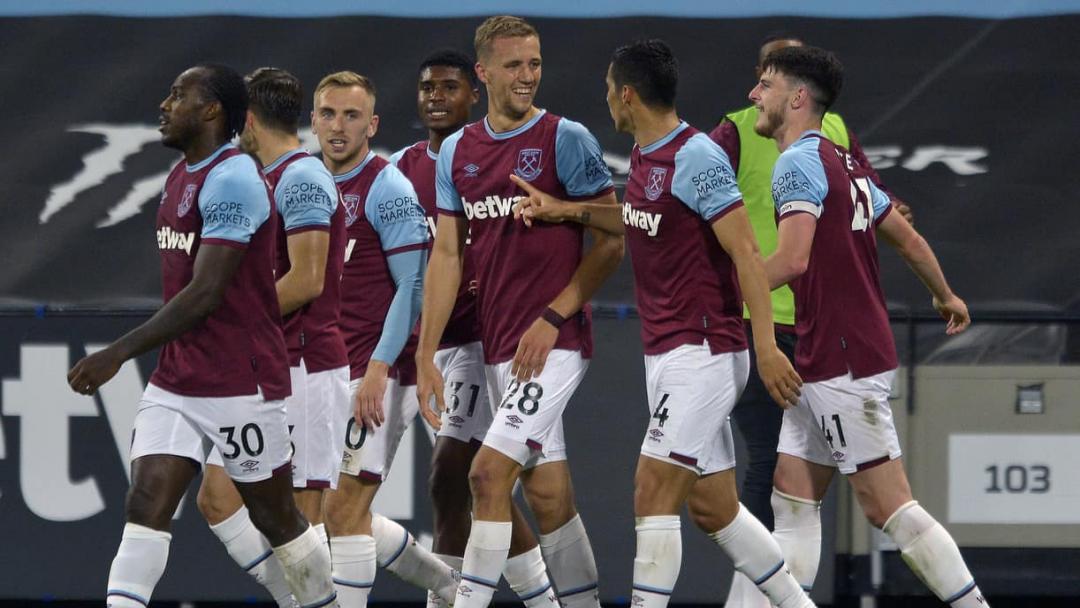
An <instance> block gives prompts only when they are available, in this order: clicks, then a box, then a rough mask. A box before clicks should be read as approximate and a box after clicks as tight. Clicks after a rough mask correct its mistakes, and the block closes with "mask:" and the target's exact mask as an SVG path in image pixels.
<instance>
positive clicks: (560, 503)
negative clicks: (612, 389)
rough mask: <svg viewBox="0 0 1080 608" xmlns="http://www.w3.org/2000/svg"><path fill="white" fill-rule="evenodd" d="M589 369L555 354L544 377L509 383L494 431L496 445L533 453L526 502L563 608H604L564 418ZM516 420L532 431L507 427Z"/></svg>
mask: <svg viewBox="0 0 1080 608" xmlns="http://www.w3.org/2000/svg"><path fill="white" fill-rule="evenodd" d="M587 369H588V361H587V360H585V359H583V358H582V357H581V354H580V353H579V352H577V351H568V350H553V351H552V352H551V353H550V354H549V355H548V360H547V363H546V365H545V366H544V371H543V373H541V374H540V376H538V377H536V378H533V379H532V381H530V382H526V383H524V384H522V383H516V384H515V383H509V386H510V390H509V391H508V392H507V394H506V395H504V398H503V399H502V400H501V401H500V407H499V413H497V414H496V416H497V417H501V420H502V426H501V427H496V425H494V424H493V427H492V428H493V429H495V430H496V431H495V438H494V441H496V442H497V443H498V442H499V441H501V439H500V438H501V437H505V436H514V437H516V438H517V440H518V441H521V442H524V444H525V446H526V447H528V448H529V452H530V454H529V456H528V458H527V459H526V460H519V462H522V463H523V465H524V473H523V474H522V485H523V488H524V491H525V498H526V501H527V502H528V503H529V508H530V509H531V510H532V512H533V515H534V516H535V517H536V521H537V524H538V525H539V527H540V551H541V553H542V555H543V561H544V562H546V564H547V568H548V571H549V572H550V574H551V582H552V583H553V584H554V586H555V589H556V591H557V592H558V600H559V603H560V604H562V605H563V606H564V607H566V608H597V607H599V605H600V600H599V591H598V578H599V576H598V573H597V569H596V559H595V557H594V556H593V550H592V544H591V543H590V542H589V536H588V534H587V533H586V531H585V525H584V523H583V522H582V519H581V516H580V515H579V514H578V512H577V509H576V507H575V506H574V505H575V501H574V486H573V483H572V481H571V479H570V468H569V467H568V466H567V464H566V439H565V437H564V434H563V425H562V414H563V412H564V411H565V409H566V407H567V405H568V404H569V402H570V398H571V397H572V396H573V394H574V392H575V391H576V390H577V387H578V386H579V385H580V384H581V381H582V380H583V379H584V377H585V372H586V370H587ZM515 387H516V389H515ZM511 417H516V418H518V419H521V420H522V422H521V423H520V424H521V426H522V429H521V430H520V431H525V428H526V427H527V431H525V432H524V433H521V432H520V431H519V430H518V429H514V428H513V426H508V425H507V423H508V422H509V423H510V425H513V424H514V421H513V419H512V418H511ZM496 422H498V420H497V421H496ZM507 431H510V432H509V433H508V432H507ZM493 445H494V444H493ZM518 445H520V443H519V444H518ZM504 447H506V446H504ZM519 456H524V454H523V453H522V454H519Z"/></svg>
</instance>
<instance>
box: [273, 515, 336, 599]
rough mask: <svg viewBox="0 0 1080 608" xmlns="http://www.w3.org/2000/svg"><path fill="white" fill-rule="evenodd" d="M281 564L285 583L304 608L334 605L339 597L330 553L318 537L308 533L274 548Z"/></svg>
mask: <svg viewBox="0 0 1080 608" xmlns="http://www.w3.org/2000/svg"><path fill="white" fill-rule="evenodd" d="M274 554H275V555H277V558H278V561H279V562H281V569H282V570H283V571H284V572H285V580H286V581H288V583H289V589H291V590H292V594H293V597H295V598H296V601H297V602H299V603H300V605H301V606H304V607H305V608H321V607H322V606H330V605H333V604H335V602H334V600H335V599H336V598H337V594H336V593H334V583H333V581H332V580H331V578H330V549H329V547H327V546H326V543H324V542H322V541H321V540H319V533H318V532H316V531H315V528H313V527H311V526H308V528H307V530H304V532H303V533H302V534H301V535H300V536H297V537H296V538H294V539H292V540H290V541H289V542H287V543H285V544H284V545H281V546H280V547H274Z"/></svg>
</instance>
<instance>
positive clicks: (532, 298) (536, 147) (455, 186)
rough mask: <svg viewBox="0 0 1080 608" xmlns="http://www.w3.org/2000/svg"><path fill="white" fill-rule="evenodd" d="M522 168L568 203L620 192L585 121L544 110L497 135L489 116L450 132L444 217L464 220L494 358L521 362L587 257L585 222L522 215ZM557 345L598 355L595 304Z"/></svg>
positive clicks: (442, 167) (442, 161)
mask: <svg viewBox="0 0 1080 608" xmlns="http://www.w3.org/2000/svg"><path fill="white" fill-rule="evenodd" d="M511 174H514V175H517V176H518V177H520V178H521V179H523V180H525V181H527V182H530V183H531V184H532V185H533V186H535V187H536V188H538V189H540V190H541V191H543V192H547V193H548V194H551V195H552V196H555V197H557V198H560V199H563V200H588V199H594V198H597V197H600V196H603V195H606V194H608V193H610V192H612V191H613V189H614V186H613V185H612V182H611V174H610V172H609V171H608V168H607V165H606V164H605V162H604V158H603V153H602V151H601V149H600V144H599V143H598V142H597V141H596V138H594V137H593V136H592V134H591V133H589V131H588V130H587V129H586V128H585V127H584V126H582V125H581V124H579V123H576V122H574V121H571V120H567V119H565V118H562V117H559V116H556V115H555V114H552V113H551V112H547V111H543V110H542V111H540V112H539V113H538V114H537V115H536V116H535V117H534V118H532V119H531V120H529V121H528V122H527V123H525V124H524V125H522V126H520V127H518V128H516V129H513V130H511V131H506V132H503V133H496V132H495V131H494V130H493V129H492V128H491V126H490V125H489V124H488V122H487V119H486V118H485V119H484V120H482V121H479V122H475V123H472V124H469V125H466V126H465V127H464V128H463V129H462V130H461V131H458V132H457V133H455V134H454V135H451V136H450V137H449V138H447V139H446V141H444V142H443V144H442V147H441V148H440V150H439V160H438V162H437V166H436V178H435V187H436V199H437V205H438V211H439V213H444V214H450V215H455V216H459V217H463V218H465V219H466V220H467V221H468V223H469V234H470V237H471V239H472V241H471V242H472V244H471V248H472V250H473V253H474V254H475V256H476V267H477V282H478V285H479V288H478V302H479V312H480V331H481V336H482V342H483V345H484V357H485V359H486V362H487V363H488V364H496V363H501V362H503V361H509V360H510V359H512V358H513V356H514V352H515V351H516V350H517V345H518V341H519V340H520V338H521V336H522V334H524V333H525V331H526V330H527V329H528V327H529V325H530V324H532V323H533V321H535V320H536V319H537V318H539V317H540V315H541V313H542V312H543V311H544V309H545V308H546V307H547V306H548V305H549V304H550V303H551V301H552V300H554V299H555V297H556V296H557V295H558V294H559V292H561V291H562V290H563V288H565V287H566V285H568V284H569V283H570V280H571V278H572V277H573V274H574V272H575V271H576V270H577V267H578V264H579V263H580V262H581V258H582V255H583V242H582V238H583V232H582V231H583V227H582V226H581V225H580V224H577V223H571V222H565V223H562V224H537V225H534V226H533V227H532V228H528V227H526V226H525V225H524V223H522V222H521V221H515V220H514V216H513V210H512V207H513V204H514V203H515V202H516V201H518V200H520V199H521V198H522V197H524V194H525V193H524V192H523V191H522V190H521V189H520V188H519V187H518V186H517V185H516V184H514V183H513V182H512V181H510V175H511ZM555 347H556V348H560V349H567V350H577V351H581V352H582V354H583V356H585V357H588V356H590V355H591V352H592V335H591V321H590V316H589V310H588V307H586V309H585V310H583V311H582V312H581V313H580V314H579V315H577V316H576V318H575V319H574V321H572V322H568V323H564V324H563V325H562V327H561V328H560V330H559V337H558V339H557V341H556V343H555Z"/></svg>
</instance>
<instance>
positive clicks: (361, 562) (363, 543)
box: [330, 534, 375, 608]
mask: <svg viewBox="0 0 1080 608" xmlns="http://www.w3.org/2000/svg"><path fill="white" fill-rule="evenodd" d="M330 555H331V556H332V558H333V562H334V589H337V595H338V604H340V605H342V606H347V607H348V608H363V607H364V606H367V600H368V594H369V593H371V586H372V585H373V584H375V539H374V538H372V537H370V536H368V535H366V534H358V535H356V536H333V537H331V538H330Z"/></svg>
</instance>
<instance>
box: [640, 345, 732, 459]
mask: <svg viewBox="0 0 1080 608" xmlns="http://www.w3.org/2000/svg"><path fill="white" fill-rule="evenodd" d="M749 376H750V355H749V353H748V352H747V351H745V350H742V351H739V352H734V353H720V354H717V355H714V354H712V352H711V351H710V350H709V346H708V345H706V344H684V345H682V346H679V347H677V348H675V349H672V350H670V351H668V352H666V353H663V354H660V355H645V385H646V390H647V391H648V398H649V416H650V418H649V428H648V429H647V430H646V431H645V439H644V440H643V441H642V442H641V453H642V454H644V455H646V456H649V457H650V458H655V459H657V460H661V461H664V462H667V463H670V464H674V465H677V466H680V467H683V468H685V469H690V470H691V471H693V472H695V473H697V474H698V475H709V474H711V473H716V472H718V471H725V470H727V469H730V468H732V467H734V466H735V442H734V439H733V438H732V436H731V423H730V422H729V421H728V416H729V415H730V414H731V410H732V409H733V408H734V407H735V402H736V401H738V400H739V396H740V395H742V392H743V389H745V388H746V380H747V378H749Z"/></svg>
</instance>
